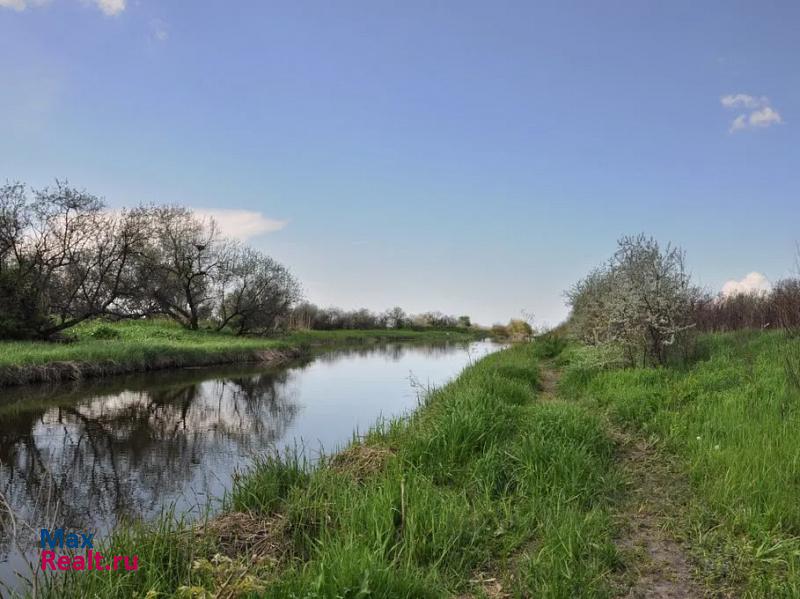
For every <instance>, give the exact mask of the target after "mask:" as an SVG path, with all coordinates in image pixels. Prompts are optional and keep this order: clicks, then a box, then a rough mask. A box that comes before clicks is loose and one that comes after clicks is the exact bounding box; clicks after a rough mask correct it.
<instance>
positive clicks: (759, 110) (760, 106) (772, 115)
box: [720, 94, 783, 133]
mask: <svg viewBox="0 0 800 599" xmlns="http://www.w3.org/2000/svg"><path fill="white" fill-rule="evenodd" d="M720 103H721V104H722V106H723V107H724V108H727V109H741V108H744V109H745V110H747V111H749V112H744V113H742V114H739V115H738V116H736V118H734V119H733V121H731V126H730V127H729V129H728V131H729V132H730V133H735V132H736V131H742V130H744V129H764V128H766V127H770V126H772V125H779V124H780V123H782V122H783V119H782V118H781V115H780V113H779V112H778V111H777V110H775V109H774V108H773V107H772V106H771V104H770V101H769V98H767V97H766V96H751V95H749V94H728V95H727V96H722V97H721V98H720Z"/></svg>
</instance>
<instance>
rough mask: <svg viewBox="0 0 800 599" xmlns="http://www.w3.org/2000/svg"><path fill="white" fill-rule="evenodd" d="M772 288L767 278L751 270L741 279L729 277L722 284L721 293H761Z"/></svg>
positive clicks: (727, 294)
mask: <svg viewBox="0 0 800 599" xmlns="http://www.w3.org/2000/svg"><path fill="white" fill-rule="evenodd" d="M771 288H772V284H771V283H770V282H769V279H767V277H765V276H764V275H762V274H761V273H760V272H751V273H750V274H748V275H746V276H745V277H744V278H743V279H740V280H738V281H737V280H735V279H731V280H730V281H728V282H726V283H725V284H724V285H723V286H722V295H723V296H724V297H731V296H734V295H743V294H744V295H746V294H750V293H755V294H763V293H767V292H768V291H769V290H770V289H771Z"/></svg>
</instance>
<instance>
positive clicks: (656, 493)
mask: <svg viewBox="0 0 800 599" xmlns="http://www.w3.org/2000/svg"><path fill="white" fill-rule="evenodd" d="M541 374H542V376H541V395H540V400H541V401H565V400H564V399H563V398H559V397H558V381H559V379H560V377H561V372H560V371H559V370H557V369H556V368H554V367H553V366H552V365H551V364H547V363H544V364H542V373H541ZM609 434H610V435H611V436H612V438H613V439H614V441H615V442H616V444H617V447H618V463H619V468H620V470H621V471H622V474H623V477H624V479H625V484H626V492H625V501H624V503H623V505H622V506H621V508H620V511H619V512H618V514H617V521H618V527H619V530H620V538H619V539H617V544H618V546H619V548H620V549H621V550H622V551H623V553H624V554H625V559H626V563H627V564H629V565H630V570H629V572H628V574H627V576H626V581H625V584H623V585H621V586H622V591H621V592H620V595H619V596H620V597H625V598H626V599H642V598H647V599H694V598H699V597H703V596H704V594H703V592H702V591H701V589H700V587H699V585H697V584H696V583H695V582H694V580H693V578H692V568H691V565H690V562H689V560H688V558H687V555H686V552H685V550H684V548H683V546H682V545H681V544H680V543H679V542H678V541H677V540H676V539H675V537H674V535H672V534H671V533H670V529H671V528H673V527H672V526H671V524H672V523H673V522H674V521H675V520H676V519H677V518H680V517H681V513H682V509H683V508H682V499H683V498H684V497H685V493H686V482H685V480H684V479H683V477H682V476H681V474H680V473H679V472H677V471H676V469H675V468H674V466H673V465H672V464H670V463H669V461H667V460H665V459H664V456H663V455H661V454H659V452H658V451H657V450H656V449H655V448H654V447H653V446H652V444H650V443H648V441H647V440H646V439H644V438H643V437H640V436H635V435H627V434H625V433H623V432H622V431H621V430H619V429H618V428H616V427H615V426H613V425H612V424H610V423H609Z"/></svg>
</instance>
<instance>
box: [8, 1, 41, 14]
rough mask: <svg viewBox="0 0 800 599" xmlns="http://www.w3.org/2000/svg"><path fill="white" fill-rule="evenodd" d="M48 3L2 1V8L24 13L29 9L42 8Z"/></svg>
mask: <svg viewBox="0 0 800 599" xmlns="http://www.w3.org/2000/svg"><path fill="white" fill-rule="evenodd" d="M47 2H48V0H0V8H10V9H11V10H16V11H17V12H22V11H23V10H25V9H26V8H28V7H31V8H33V7H36V6H42V5H44V4H47Z"/></svg>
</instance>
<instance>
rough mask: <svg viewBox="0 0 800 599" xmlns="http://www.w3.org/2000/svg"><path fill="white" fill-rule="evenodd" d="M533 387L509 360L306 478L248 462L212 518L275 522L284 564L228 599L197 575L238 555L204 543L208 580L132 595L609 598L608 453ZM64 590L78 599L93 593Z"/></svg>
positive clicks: (487, 367) (576, 413) (529, 353)
mask: <svg viewBox="0 0 800 599" xmlns="http://www.w3.org/2000/svg"><path fill="white" fill-rule="evenodd" d="M538 387H539V363H538V357H537V350H536V349H535V348H534V345H531V344H524V345H519V346H515V347H512V348H510V349H507V350H504V351H501V352H498V353H496V354H493V355H490V356H488V357H486V358H484V359H482V360H481V361H479V362H477V363H476V364H474V365H472V366H471V367H469V368H467V369H466V370H465V371H464V372H463V373H462V374H461V376H460V377H458V378H457V379H456V380H454V381H452V382H451V383H450V384H448V385H446V386H445V387H443V388H441V389H438V390H435V391H433V392H432V393H431V394H430V395H429V396H428V397H427V398H426V399H425V401H424V403H423V406H422V407H421V409H420V410H419V411H418V412H416V413H415V414H413V415H412V416H410V417H409V418H407V419H397V420H392V421H388V422H383V423H380V424H379V425H378V426H376V427H375V428H374V429H373V430H372V431H371V432H370V433H369V434H368V435H367V436H366V438H364V439H361V440H356V441H355V442H354V443H353V444H352V445H351V446H350V447H349V448H347V449H346V450H345V451H344V452H343V453H341V454H339V455H338V456H333V457H331V458H326V459H323V460H322V462H321V463H320V464H318V465H317V466H315V467H311V466H309V464H307V463H305V462H302V461H301V460H299V459H297V458H296V457H295V456H289V457H288V458H287V457H286V456H282V457H281V459H277V458H268V459H264V460H262V461H260V462H258V463H257V464H255V465H254V467H253V469H252V470H251V471H250V472H247V473H245V474H244V475H242V476H241V477H240V478H239V479H238V480H237V482H236V484H235V487H234V489H233V490H232V492H231V495H230V498H229V501H228V510H229V512H228V515H227V516H226V515H223V516H222V518H226V517H228V518H231V517H232V516H230V513H234V514H244V515H237V516H235V517H233V518H234V519H233V521H234V522H249V524H248V528H249V529H252V530H257V531H258V530H261V531H264V530H265V531H270V534H272V533H273V532H274V531H275V530H276V526H277V525H276V524H275V522H280V525H279V526H277V529H279V530H280V537H279V540H280V542H279V543H278V546H279V550H280V554H281V555H280V559H278V560H256V562H257V563H252V562H253V560H252V556H251V557H250V558H249V559H250V561H251V563H250V565H249V566H248V567H247V569H246V574H241V575H240V574H236V575H234V576H232V577H231V580H242V581H246V582H245V583H243V587H242V588H246V589H250V590H247V591H241V593H239V591H237V590H236V589H237V588H238V587H232V586H230V585H231V584H232V583H225V584H223V582H221V580H222V577H221V576H217V575H208V572H210V571H213V570H214V568H217V569H219V568H221V567H222V565H221V564H225V567H226V568H228V569H230V568H233V567H234V566H233V565H235V566H236V567H237V568H239V567H241V564H242V563H244V561H246V560H247V559H248V558H247V557H246V555H247V553H249V552H250V550H249V549H244V550H237V549H231V543H220V542H217V543H216V544H214V543H212V544H211V545H212V546H210V547H209V548H208V549H207V555H204V556H202V559H199V560H196V561H198V563H201V564H202V565H203V568H201V570H202V572H205V573H206V574H205V575H201V574H202V572H199V571H197V570H194V571H191V572H190V571H189V570H187V569H186V568H184V569H183V570H182V571H181V572H180V574H181V575H180V576H176V577H170V578H167V577H162V578H161V579H160V580H157V581H154V580H151V579H149V578H147V577H143V578H142V580H141V584H140V585H138V586H137V587H136V590H137V592H139V593H140V594H141V595H144V594H145V593H146V592H148V591H153V592H158V593H163V594H164V595H165V596H169V595H171V594H174V593H175V592H176V589H178V588H182V587H186V586H187V585H194V586H196V587H198V588H199V589H200V590H199V591H197V590H196V592H198V593H199V592H201V591H202V592H207V593H212V594H217V595H222V594H225V593H228V594H227V595H226V596H236V593H239V595H241V596H248V594H249V596H268V597H277V598H280V597H286V598H289V597H409V598H411V597H448V596H452V595H454V594H459V593H477V594H480V593H481V592H483V590H482V587H481V583H480V581H481V580H483V579H486V578H487V577H488V578H489V579H494V580H497V581H501V582H500V583H498V584H501V586H502V589H503V591H504V592H508V593H513V594H517V595H521V596H536V597H565V598H566V597H573V596H576V594H580V595H581V596H584V597H606V596H609V594H610V593H611V587H610V584H609V582H608V581H609V579H610V572H611V571H612V570H613V569H614V568H616V567H617V566H618V558H617V554H616V550H615V548H614V543H613V541H612V538H613V529H612V526H611V523H610V519H609V516H608V512H609V505H610V502H611V496H612V494H613V493H614V492H615V490H616V488H617V477H616V474H615V471H614V465H613V444H612V442H611V441H610V440H609V439H608V438H607V437H606V435H605V433H604V429H603V426H602V422H601V421H600V420H599V419H598V418H597V417H596V416H593V415H592V414H591V413H590V412H589V411H587V410H586V409H585V408H584V407H582V406H580V405H572V404H567V403H562V402H548V403H544V402H538V401H537V393H538V391H537V389H538ZM209 536H210V537H215V536H216V537H217V538H218V539H219V538H220V535H219V534H217V535H213V534H210V535H209ZM263 536H264V537H265V538H269V539H270V541H269V542H276V541H275V539H276V537H275V536H274V535H273V536H270V535H267V534H266V533H264V535H263ZM231 538H232V535H230V534H228V535H227V536H225V539H231ZM233 538H235V539H237V542H238V539H239V537H238V536H236V535H233ZM145 542H147V541H145ZM233 545H234V546H235V543H234V544H233ZM226 547H227V548H226ZM215 551H216V552H222V554H223V557H219V556H217V558H216V562H214V557H215V554H214V552H215ZM223 558H224V559H223ZM203 560H205V561H203ZM226 560H227V561H226ZM209 564H210V565H209ZM232 564H233V565H232ZM276 564H278V565H277V566H276ZM145 567H148V566H145ZM227 571H228V570H226V572H227ZM235 572H236V573H238V572H239V570H235ZM84 580H85V578H84ZM74 583H75V585H76V586H74V587H72V589H70V590H72V591H75V592H77V593H79V594H80V592H82V590H83V588H84V585H91V584H95V583H97V581H95V582H92V583H88V582H85V581H84V582H82V581H81V580H79V579H75V580H74ZM97 584H107V585H111V586H113V585H114V584H115V582H114V579H113V578H112V577H105V578H103V579H102V580H101V582H99V583H97ZM226 585H227V586H226ZM232 588H233V589H234V591H236V592H235V593H233V594H230V592H231V589H232ZM126 589H127V587H126ZM131 590H132V589H131Z"/></svg>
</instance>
